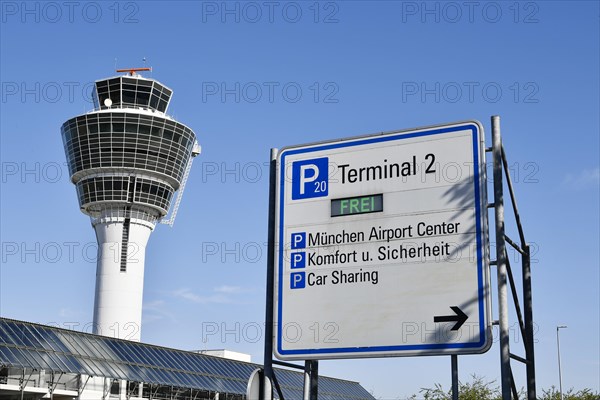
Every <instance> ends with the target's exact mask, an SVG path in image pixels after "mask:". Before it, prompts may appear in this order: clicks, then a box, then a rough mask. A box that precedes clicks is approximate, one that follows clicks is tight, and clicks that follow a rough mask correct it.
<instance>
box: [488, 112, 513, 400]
mask: <svg viewBox="0 0 600 400" xmlns="http://www.w3.org/2000/svg"><path fill="white" fill-rule="evenodd" d="M492 154H493V158H494V210H495V217H496V268H497V271H498V321H499V328H500V376H501V378H500V380H501V388H502V398H503V399H504V400H510V396H511V393H510V390H511V376H510V375H511V372H510V345H509V335H508V290H507V282H506V243H505V241H504V197H503V196H504V194H503V187H502V138H501V136H500V117H499V116H497V115H494V116H493V117H492Z"/></svg>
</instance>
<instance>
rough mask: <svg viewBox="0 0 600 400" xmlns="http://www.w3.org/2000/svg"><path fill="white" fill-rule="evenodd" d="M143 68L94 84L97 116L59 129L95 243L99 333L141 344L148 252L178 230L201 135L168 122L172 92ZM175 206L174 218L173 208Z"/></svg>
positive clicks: (81, 117)
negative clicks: (159, 234)
mask: <svg viewBox="0 0 600 400" xmlns="http://www.w3.org/2000/svg"><path fill="white" fill-rule="evenodd" d="M142 70H144V71H145V70H149V69H148V68H138V69H131V70H117V72H128V74H127V75H125V76H117V77H114V78H109V79H102V80H99V81H96V84H95V88H94V92H93V96H92V97H93V100H94V110H93V111H91V112H89V113H87V114H83V115H79V116H77V117H74V118H71V119H69V120H68V121H67V122H65V123H64V124H63V125H62V127H61V133H62V139H63V144H64V147H65V153H66V157H67V163H68V166H69V174H70V176H71V181H72V182H73V183H74V184H75V186H76V188H77V197H78V199H79V207H80V208H81V211H82V212H83V213H84V214H87V215H89V216H90V219H91V223H92V226H93V227H94V229H95V231H96V238H97V240H98V266H97V272H96V296H95V302H94V333H96V334H100V335H104V336H112V337H118V338H121V339H129V340H134V341H139V340H140V336H141V322H142V293H143V287H144V258H145V252H146V244H147V242H148V238H149V237H150V233H152V231H153V230H154V227H155V226H156V224H157V222H163V223H167V224H171V225H172V224H173V221H174V218H175V215H176V213H177V208H178V206H179V201H180V200H181V194H182V193H183V189H184V186H185V182H186V180H187V177H188V173H189V171H190V168H191V165H192V160H193V157H195V156H197V155H198V154H199V153H200V146H199V145H198V142H197V141H196V135H195V134H194V132H193V131H192V130H191V129H190V128H188V127H187V126H185V125H183V124H181V123H179V122H177V121H175V120H174V119H173V118H171V117H169V116H167V115H166V112H167V108H168V106H169V102H170V100H171V95H172V93H173V92H172V91H171V89H169V88H167V87H166V86H164V85H162V84H161V83H159V82H158V81H156V80H153V79H147V78H143V77H142V76H140V75H139V74H138V71H142ZM176 191H178V193H177V198H176V199H175V204H174V206H173V210H171V215H170V218H169V219H167V218H166V215H167V213H168V212H169V207H170V205H171V200H172V199H173V195H174V194H175V192H176Z"/></svg>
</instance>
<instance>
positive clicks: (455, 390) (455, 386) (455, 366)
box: [450, 354, 458, 400]
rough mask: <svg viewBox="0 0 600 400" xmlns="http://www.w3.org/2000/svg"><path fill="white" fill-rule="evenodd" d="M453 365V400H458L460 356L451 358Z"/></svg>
mask: <svg viewBox="0 0 600 400" xmlns="http://www.w3.org/2000/svg"><path fill="white" fill-rule="evenodd" d="M450 359H451V363H452V400H458V356H457V355H456V354H452V355H451V356H450Z"/></svg>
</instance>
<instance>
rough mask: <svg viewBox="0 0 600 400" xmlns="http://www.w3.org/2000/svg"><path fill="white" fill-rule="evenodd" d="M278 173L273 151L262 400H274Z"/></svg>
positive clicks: (271, 159)
mask: <svg viewBox="0 0 600 400" xmlns="http://www.w3.org/2000/svg"><path fill="white" fill-rule="evenodd" d="M276 172H277V149H276V148H273V149H271V158H270V165H269V227H268V230H269V233H268V239H267V241H268V245H267V247H268V250H267V288H266V293H267V298H266V307H265V308H266V315H265V349H264V359H263V363H264V369H265V371H264V378H263V385H262V400H271V399H273V389H272V388H273V385H272V382H273V290H274V286H275V285H274V274H275V185H276V177H275V175H276Z"/></svg>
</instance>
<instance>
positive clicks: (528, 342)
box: [261, 116, 537, 400]
mask: <svg viewBox="0 0 600 400" xmlns="http://www.w3.org/2000/svg"><path fill="white" fill-rule="evenodd" d="M491 125H492V146H491V147H488V148H486V149H485V151H486V152H491V153H492V155H493V170H494V175H493V186H494V202H493V203H489V204H487V208H488V209H489V208H494V210H495V230H496V260H489V262H490V265H495V266H497V267H498V269H497V274H498V293H497V294H498V301H499V306H498V315H499V318H498V320H497V321H495V322H494V324H498V325H499V328H500V367H501V368H500V369H501V392H502V399H503V400H511V399H518V393H517V390H516V384H515V380H514V376H513V373H512V369H511V366H510V361H511V359H514V360H516V361H519V362H522V363H524V364H525V365H526V376H527V399H528V400H535V399H536V398H537V397H536V379H535V357H534V325H533V306H532V284H531V251H530V246H529V244H528V243H527V242H526V240H525V235H524V232H523V227H522V224H521V218H520V214H519V211H518V208H517V203H516V196H515V193H514V189H513V185H512V181H511V177H510V172H509V169H508V162H507V158H506V154H505V151H504V146H503V144H502V137H501V134H500V117H499V116H492V117H491ZM277 154H278V150H277V149H271V156H270V185H269V226H268V228H269V230H268V233H269V237H268V243H269V250H270V251H269V252H268V258H267V286H266V310H265V311H266V314H265V319H266V331H265V346H264V379H263V385H262V386H263V388H265V387H266V388H268V390H264V389H263V390H262V393H261V394H262V396H261V400H271V399H273V390H272V386H271V383H272V382H274V383H275V387H276V388H277V391H278V394H279V396H280V398H281V399H283V397H282V392H281V389H280V388H279V384H278V382H277V379H276V376H275V373H274V370H273V364H279V365H282V366H286V367H290V368H298V369H302V368H303V367H302V366H299V365H296V364H291V363H286V362H282V361H277V360H273V336H274V323H273V316H274V304H273V298H274V272H275V271H274V268H275V259H274V258H275V219H276V218H275V213H276V211H275V203H276V201H275V193H276V188H275V186H276V172H277ZM503 172H504V175H505V177H506V181H507V185H508V190H509V194H510V200H511V205H512V209H513V212H514V217H515V222H516V224H517V228H518V232H519V239H520V243H519V244H517V243H516V242H515V241H513V240H511V239H510V238H509V237H508V236H507V235H506V234H505V227H504V188H503V179H502V178H503V176H502V173H503ZM486 229H487V227H486ZM506 244H509V245H510V246H512V247H513V248H514V249H515V250H517V251H518V252H519V253H520V254H521V255H522V295H523V309H524V313H522V312H521V306H520V302H519V299H518V294H517V288H516V285H515V281H514V277H513V273H512V269H511V266H510V263H509V260H508V257H507V253H506ZM490 257H491V256H490V255H489V254H488V259H489V258H490ZM508 283H510V289H511V297H512V298H513V303H514V307H515V311H516V314H517V318H518V323H519V328H520V332H521V336H522V338H523V343H524V348H525V356H524V357H520V356H517V355H515V354H513V353H511V352H510V347H509V333H508ZM311 366H312V368H311ZM304 369H305V391H304V397H303V398H304V399H305V400H308V399H310V400H316V399H317V397H318V383H317V382H318V381H317V379H318V361H317V360H312V361H306V362H305V367H304ZM451 372H452V374H451V378H452V379H451V381H452V398H453V400H458V396H459V393H458V356H457V355H451Z"/></svg>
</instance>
